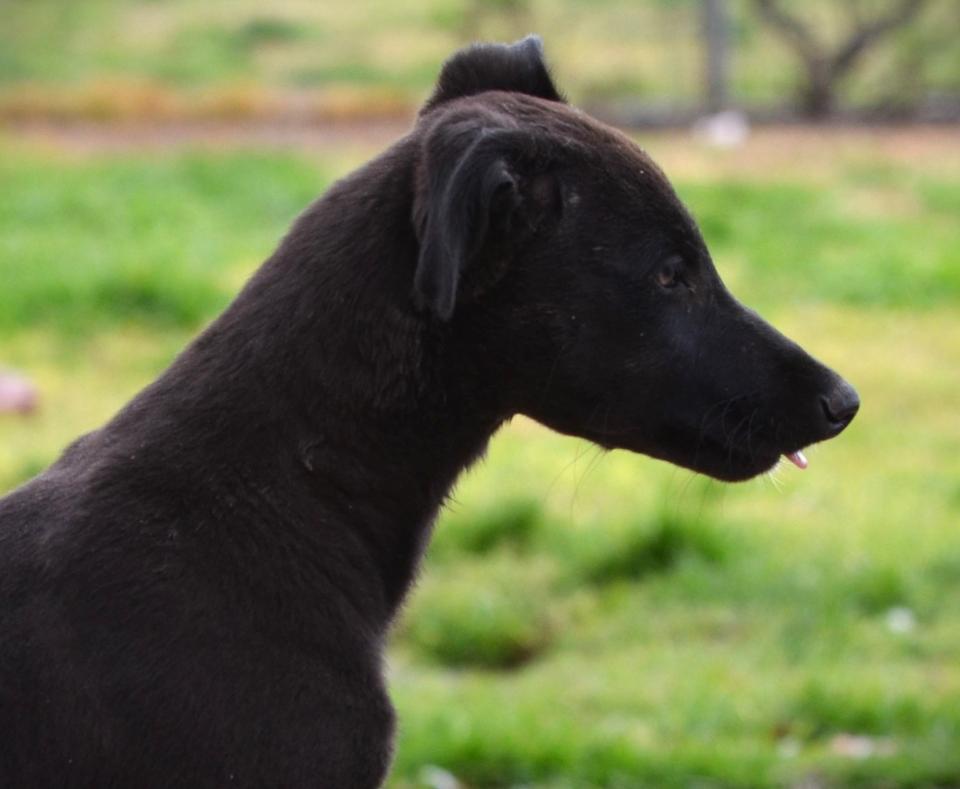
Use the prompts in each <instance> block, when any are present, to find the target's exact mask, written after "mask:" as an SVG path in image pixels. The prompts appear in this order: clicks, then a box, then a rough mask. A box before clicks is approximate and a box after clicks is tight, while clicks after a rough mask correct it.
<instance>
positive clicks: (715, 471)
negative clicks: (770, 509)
mask: <svg viewBox="0 0 960 789" xmlns="http://www.w3.org/2000/svg"><path fill="white" fill-rule="evenodd" d="M780 457H781V455H780V453H779V452H776V453H774V452H767V451H763V452H757V451H750V452H747V451H746V450H739V449H726V450H723V451H719V450H715V451H708V452H704V451H703V450H702V449H701V451H700V452H698V453H697V454H696V456H695V457H693V458H688V459H687V460H688V461H689V462H682V461H681V462H679V463H677V465H680V466H684V467H685V468H688V469H690V470H691V471H696V472H697V473H699V474H706V475H707V476H708V477H713V478H714V479H717V480H720V481H721V482H745V481H747V480H749V479H753V478H754V477H759V476H760V475H761V474H765V473H767V472H768V471H770V470H771V469H773V468H774V467H775V466H776V465H777V464H778V463H779V462H780ZM674 462H677V461H674Z"/></svg>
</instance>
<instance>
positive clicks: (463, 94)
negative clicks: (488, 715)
mask: <svg viewBox="0 0 960 789" xmlns="http://www.w3.org/2000/svg"><path fill="white" fill-rule="evenodd" d="M857 406H858V401H857V396H856V393H855V392H854V391H853V389H852V388H851V387H850V386H849V385H848V384H846V383H844V382H843V381H842V380H841V379H840V378H839V377H837V376H836V375H835V374H834V373H832V372H831V371H830V370H828V369H826V368H825V367H823V366H822V365H821V364H819V363H817V362H816V361H814V360H813V359H811V358H810V357H809V356H808V355H807V354H806V353H804V352H803V351H802V350H801V349H800V348H799V347H797V346H796V345H794V344H793V343H791V342H790V341H789V340H787V339H785V338H784V337H783V336H781V335H780V334H778V333H777V332H776V331H775V330H774V329H772V328H771V327H770V326H768V325H767V324H765V323H764V322H763V321H762V320H760V318H759V317H757V316H756V315H755V314H754V313H752V312H749V311H747V310H746V309H744V308H743V307H742V306H740V305H739V304H738V303H737V302H736V301H735V300H734V298H733V297H732V296H731V295H730V294H729V293H728V292H727V291H726V290H725V289H724V286H723V284H722V283H721V281H720V279H719V277H718V276H717V273H716V271H715V270H714V267H713V264H712V263H711V260H710V256H709V254H708V252H707V249H706V247H705V246H704V243H703V240H702V238H701V236H700V233H699V232H698V231H697V228H696V225H695V224H694V222H693V220H692V219H691V218H690V216H689V215H688V213H687V212H686V211H685V210H684V208H683V206H682V205H681V204H680V202H679V201H678V199H677V197H676V196H675V195H674V193H673V191H672V189H671V188H670V185H669V184H668V182H667V180H666V178H665V177H664V176H663V174H662V173H661V172H660V171H659V170H658V169H657V167H656V166H655V165H654V164H653V163H652V162H651V161H650V160H649V159H648V158H647V157H646V156H645V155H644V154H643V153H642V152H641V151H640V150H639V149H638V148H637V147H636V146H635V145H634V144H633V143H632V142H631V141H630V140H628V139H627V138H626V137H624V136H623V135H621V134H619V133H618V132H616V131H613V130H611V129H609V128H607V127H605V126H603V125H601V124H599V123H597V122H595V121H593V120H591V119H590V118H588V117H586V116H584V115H583V114H581V113H580V112H578V111H576V110H574V109H572V108H570V107H569V106H567V105H566V104H565V103H564V102H563V100H562V99H561V97H560V96H559V94H558V93H557V90H556V89H555V88H554V86H553V84H552V82H551V80H550V77H549V76H548V74H547V71H546V69H545V67H544V64H543V61H542V56H541V51H540V46H539V42H538V41H537V40H536V39H532V38H530V39H526V40H524V41H522V42H520V43H518V44H516V45H514V46H510V47H506V46H478V47H474V48H471V49H467V50H465V51H463V52H460V53H459V54H457V55H455V56H454V57H453V58H452V59H451V60H450V61H449V62H448V63H447V64H446V66H445V67H444V69H443V73H442V74H441V76H440V81H439V84H438V86H437V88H436V91H435V92H434V94H433V97H432V98H431V99H430V100H429V102H428V103H427V104H426V106H425V107H424V109H423V111H422V112H421V114H420V117H419V119H418V121H417V123H416V125H415V127H414V128H413V130H412V131H411V132H410V134H409V135H408V136H406V137H405V138H403V139H402V140H400V141H399V142H398V143H396V144H395V145H394V146H393V147H392V148H390V149H389V150H388V151H387V152H386V153H384V154H383V155H382V156H380V157H379V158H377V159H375V160H374V161H373V162H371V163H370V164H368V165H367V166H365V167H363V168H362V169H360V170H359V171H357V172H356V173H354V174H353V175H351V176H349V177H348V178H345V179H344V180H342V181H340V182H339V183H338V184H336V185H335V186H334V187H333V188H331V189H330V191H329V192H328V193H327V194H326V195H325V196H324V197H323V198H322V199H320V200H319V201H318V202H316V203H315V204H314V205H313V206H311V207H310V208H309V209H308V210H307V211H306V213H305V214H304V215H303V216H301V217H300V218H299V219H298V220H297V222H296V224H295V225H294V227H293V230H292V231H291V232H290V234H289V235H288V236H287V237H286V238H285V239H284V241H283V242H282V244H281V245H280V247H279V249H278V250H277V252H276V253H275V254H274V255H273V256H272V257H271V258H270V260H268V261H267V262H266V264H265V265H264V266H263V267H262V268H261V269H260V271H259V272H258V273H257V274H256V275H255V276H254V277H253V279H252V280H251V281H250V283H249V284H248V285H247V286H246V288H244V290H243V292H242V293H241V294H240V295H239V297H238V298H237V299H236V301H235V302H234V303H233V304H232V305H231V306H230V307H229V309H227V311H226V312H225V313H224V314H223V315H222V316H221V317H220V318H219V319H218V320H217V321H215V322H214V323H213V324H212V325H211V326H210V328H209V329H207V330H206V331H205V332H204V333H203V334H202V335H201V336H200V337H199V338H198V339H197V340H196V341H195V342H194V343H193V344H192V345H191V346H190V347H189V348H187V350H186V351H184V353H183V354H182V355H181V356H180V357H179V358H178V359H177V360H176V361H175V362H174V363H173V365H172V366H171V367H170V369H169V370H167V371H166V372H165V373H164V374H163V375H162V376H161V377H160V378H159V379H158V380H157V381H155V382H154V383H153V384H151V385H150V386H149V387H147V388H146V389H145V390H144V391H143V392H142V393H140V394H139V395H138V396H137V397H136V398H135V399H134V400H133V401H132V402H131V403H130V404H129V405H128V406H126V408H124V409H123V410H122V411H121V412H120V413H119V414H118V415H117V416H116V417H115V418H114V419H113V420H112V421H111V422H110V423H109V424H107V425H106V426H105V427H103V428H102V429H101V430H98V431H96V432H94V433H91V434H90V435H87V436H84V437H82V438H81V439H79V440H78V441H76V442H75V443H74V444H73V445H71V446H70V447H69V448H68V449H67V450H66V452H64V454H63V457H61V458H60V459H59V460H58V461H57V462H56V463H55V464H54V465H53V466H52V467H51V468H50V469H49V470H48V471H47V472H46V473H44V474H42V475H41V476H40V477H38V478H37V479H35V480H33V481H32V482H30V483H28V484H26V485H25V486H24V487H22V488H20V489H19V490H17V491H15V492H14V493H12V494H11V495H10V496H8V497H7V498H5V499H3V500H2V502H0V525H2V531H0V627H2V630H0V632H2V637H3V641H2V645H0V731H2V732H3V735H2V737H0V785H2V786H3V787H32V788H33V789H36V788H37V787H65V786H76V787H138V788H139V787H175V786H176V787H192V788H194V789H196V788H197V787H226V786H245V787H327V788H329V789H351V788H353V787H376V786H379V785H380V783H381V782H382V781H383V779H384V776H385V775H386V772H387V768H388V765H389V762H390V754H391V741H392V732H393V725H394V724H393V712H392V709H391V706H390V702H389V700H388V698H387V694H386V692H385V689H384V684H383V680H382V677H381V655H382V651H383V646H384V640H385V638H386V634H387V630H388V628H389V625H390V622H391V620H392V618H393V616H394V614H395V612H396V610H397V607H398V606H399V604H400V602H401V600H402V599H403V596H404V594H405V592H406V591H407V587H408V586H409V584H410V581H411V578H412V576H413V574H414V571H415V567H416V565H417V561H418V559H419V558H420V555H421V553H422V551H423V547H424V544H425V543H426V541H427V539H428V536H429V532H430V524H431V522H432V521H433V519H434V517H435V515H436V513H437V511H438V509H439V508H440V506H441V504H442V502H443V499H444V496H445V495H446V493H447V491H448V490H449V489H450V486H451V485H452V484H453V482H454V480H455V479H456V477H457V475H458V474H459V473H460V471H461V470H462V469H463V468H464V467H466V466H467V465H468V464H469V463H470V462H471V461H472V460H473V459H474V458H476V457H477V456H478V455H479V454H480V453H481V452H482V451H483V449H484V446H485V444H486V443H487V440H488V439H489V438H490V436H491V435H492V434H493V433H494V432H495V431H496V429H497V428H498V426H499V425H501V424H502V423H503V422H504V421H505V420H508V419H510V417H511V416H512V415H513V414H517V413H523V414H528V415H530V416H531V417H533V418H534V419H537V420H539V421H540V422H542V423H544V424H546V425H549V426H550V427H553V428H555V429H556V430H559V431H562V432H564V433H570V434H574V435H579V436H585V437H587V438H589V439H592V440H593V441H595V442H597V443H599V444H601V445H603V446H605V447H624V448H627V449H630V450H633V451H636V452H643V453H646V454H648V455H653V456H655V457H658V458H663V459H665V460H668V461H671V462H673V463H677V464H679V465H682V466H686V467H688V468H691V469H695V470H697V471H701V472H704V473H706V474H710V475H712V476H715V477H718V478H720V479H725V480H740V479H746V478H748V477H752V476H754V475H756V474H759V473H761V472H763V471H766V470H767V469H769V468H770V467H771V466H773V465H774V464H775V463H777V462H778V459H779V458H780V457H781V455H788V456H791V457H792V458H793V459H794V460H795V461H796V462H802V456H801V455H800V454H799V450H801V448H803V447H804V446H806V445H807V444H810V443H813V442H816V441H820V440H823V439H826V438H829V437H831V436H834V435H836V434H837V433H839V432H840V431H841V430H842V429H843V428H844V427H845V426H846V425H847V424H848V423H849V421H850V420H851V419H852V418H853V415H854V413H855V412H856V410H857Z"/></svg>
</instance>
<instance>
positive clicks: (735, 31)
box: [0, 0, 960, 117]
mask: <svg viewBox="0 0 960 789" xmlns="http://www.w3.org/2000/svg"><path fill="white" fill-rule="evenodd" d="M802 5H803V6H804V9H803V16H804V17H805V18H807V19H809V20H812V21H813V22H815V24H816V25H817V27H818V29H819V30H821V31H826V34H827V35H826V38H828V39H833V38H839V37H840V31H842V30H844V29H846V28H847V27H848V26H849V18H848V17H849V14H848V13H847V11H846V9H844V8H843V6H844V5H845V4H843V3H835V2H832V1H831V0H808V1H807V2H806V3H804V4H802ZM878 5H880V6H883V5H885V4H883V3H880V4H878V3H870V4H866V5H865V6H864V7H865V8H868V9H869V8H870V7H871V6H878ZM480 7H482V8H483V9H484V10H483V12H481V13H471V11H470V9H471V8H480ZM511 7H518V8H519V10H516V11H513V12H511V11H510V10H509V9H510V8H511ZM729 7H730V13H731V28H732V31H731V41H732V46H733V47H734V49H735V57H734V58H733V60H732V75H731V79H732V89H733V95H734V96H736V97H737V98H738V99H739V100H742V101H746V102H751V103H758V102H759V103H769V102H773V103H776V104H780V103H783V102H784V100H785V99H786V98H787V97H789V95H790V94H791V93H793V92H794V90H795V86H796V76H797V71H796V68H797V66H796V62H795V57H794V56H793V55H792V53H791V52H790V51H789V50H788V49H787V48H786V47H784V46H783V45H782V44H781V43H780V42H779V41H778V40H777V38H776V37H775V36H774V35H771V34H770V32H769V31H768V30H765V29H764V28H763V27H762V26H761V25H760V24H759V22H758V21H757V18H756V14H755V13H753V12H752V10H751V6H750V4H749V3H747V2H745V1H744V0H736V1H735V2H731V3H729ZM958 20H960V17H958V15H957V12H956V6H955V4H953V3H951V2H950V0H947V2H938V3H928V7H927V8H926V9H925V11H924V13H923V14H922V15H921V17H920V20H919V22H918V24H916V25H914V26H913V28H911V29H910V30H908V31H904V32H902V33H900V34H898V35H897V36H896V37H895V40H894V42H893V44H892V45H891V46H887V47H883V48H882V49H880V50H879V51H876V52H872V53H871V55H870V57H869V58H868V59H867V62H866V63H864V64H863V66H862V68H860V69H858V71H857V73H856V74H853V75H851V77H850V78H848V79H847V80H845V81H844V84H843V86H842V92H843V94H844V96H845V98H847V99H850V100H852V101H853V102H855V103H856V102H876V101H890V100H891V99H893V100H894V101H896V100H898V99H903V98H905V97H906V98H911V97H913V98H915V94H916V92H917V91H918V90H920V88H918V87H917V86H919V85H922V86H924V88H923V89H924V90H933V91H934V92H936V91H947V92H951V91H952V92H955V91H956V86H957V84H958V79H960V61H958V59H957V53H958V47H957V37H956V26H957V24H958ZM700 24H701V23H700V17H699V3H698V2H697V0H590V1H589V2H588V1H587V0H483V1H482V2H480V1H479V0H406V2H403V3H396V2H392V0H355V1H354V2H349V3H343V2H317V1H316V0H273V2H271V3H269V4H266V5H265V4H264V3H263V2H261V0H204V2H203V3H197V2H195V0H0V109H4V108H5V109H6V110H7V112H8V113H9V114H12V115H18V114H27V115H30V114H31V112H33V111H37V110H43V109H45V110H50V109H51V108H52V107H60V108H61V109H62V110H64V111H65V112H66V113H67V114H71V113H76V114H80V115H85V116H94V117H117V116H120V117H125V116H127V115H130V114H133V115H136V114H137V112H138V111H140V110H139V109H138V108H140V109H142V105H143V104H144V103H149V104H153V105H157V104H161V105H163V104H176V103H177V98H176V96H175V95H174V96H172V95H170V94H169V91H170V90H172V91H174V93H176V92H187V93H189V92H191V91H195V90H210V89H213V90H218V89H220V90H222V89H224V88H227V89H228V92H229V94H230V95H229V96H227V97H226V98H224V99H223V100H222V101H219V102H217V101H215V102H214V103H215V104H216V105H217V107H218V108H219V109H218V111H219V112H223V113H227V114H230V113H231V112H234V113H237V114H241V115H243V114H246V113H247V112H250V111H252V110H255V108H256V105H258V104H259V103H260V102H262V101H264V100H265V97H264V96H263V95H262V94H263V89H264V88H265V89H266V90H267V91H268V92H283V91H303V90H307V91H309V90H325V91H326V90H334V91H346V92H347V93H349V94H350V95H359V96H367V97H368V98H369V97H371V96H375V97H376V101H387V100H388V99H389V100H392V101H404V100H406V101H411V100H412V101H416V100H418V99H420V98H421V97H422V96H423V94H424V93H425V92H426V91H427V90H428V89H429V87H430V86H431V85H432V83H433V80H434V77H435V76H436V67H437V63H439V62H441V61H442V60H443V58H445V57H446V56H447V55H448V54H449V53H450V52H451V51H452V50H453V49H454V48H455V47H457V46H460V45H461V44H463V43H465V42H466V41H468V40H471V39H474V38H489V39H497V40H510V39H514V38H517V37H520V36H522V35H525V34H526V33H528V32H530V31H537V32H539V33H540V34H541V35H543V37H544V39H545V41H546V42H547V52H548V55H549V59H550V62H551V64H552V65H553V67H554V69H555V71H556V74H557V76H558V77H559V84H561V85H562V86H563V88H564V90H566V91H568V92H569V95H570V96H571V98H573V99H577V100H579V99H582V98H589V99H590V100H605V99H617V98H624V97H626V98H630V99H632V100H637V99H641V100H654V101H659V102H666V103H691V102H693V101H694V100H697V99H699V96H700V94H701V92H702V90H701V81H702V79H701V70H702V54H701V50H700V42H699V30H700ZM18 87H20V88H22V87H26V88H28V90H27V91H26V92H24V91H21V90H17V88H18ZM58 88H64V89H66V90H67V91H69V93H67V94H65V93H63V92H58V90H57V89H58ZM11 91H12V93H11ZM207 109H208V110H209V109H210V108H209V107H208V108H207ZM155 110H156V106H154V111H155ZM168 110H169V111H171V112H175V110H174V109H173V108H172V107H168Z"/></svg>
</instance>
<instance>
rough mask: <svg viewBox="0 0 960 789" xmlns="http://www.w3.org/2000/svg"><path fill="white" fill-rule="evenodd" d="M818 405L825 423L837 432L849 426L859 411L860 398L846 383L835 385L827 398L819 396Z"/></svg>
mask: <svg viewBox="0 0 960 789" xmlns="http://www.w3.org/2000/svg"><path fill="white" fill-rule="evenodd" d="M820 403H821V405H822V406H823V413H824V416H826V418H827V421H828V422H830V424H831V425H832V426H833V427H835V428H837V429H838V430H843V428H845V427H846V426H847V425H849V424H850V422H851V421H852V420H853V417H854V416H856V414H857V411H858V410H860V396H859V395H858V394H857V390H856V389H854V388H853V387H852V386H850V384H848V383H847V382H846V381H841V382H840V383H839V384H837V386H835V387H834V389H833V391H832V392H831V393H830V395H829V396H828V397H824V396H821V397H820Z"/></svg>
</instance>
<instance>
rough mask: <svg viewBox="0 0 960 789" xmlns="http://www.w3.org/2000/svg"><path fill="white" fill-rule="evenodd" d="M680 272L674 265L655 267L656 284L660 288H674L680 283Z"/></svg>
mask: <svg viewBox="0 0 960 789" xmlns="http://www.w3.org/2000/svg"><path fill="white" fill-rule="evenodd" d="M680 281H681V280H680V274H679V272H678V271H677V267H676V266H672V265H666V266H661V267H660V268H659V269H657V284H658V285H660V287H661V288H675V287H677V285H679V284H680Z"/></svg>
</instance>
